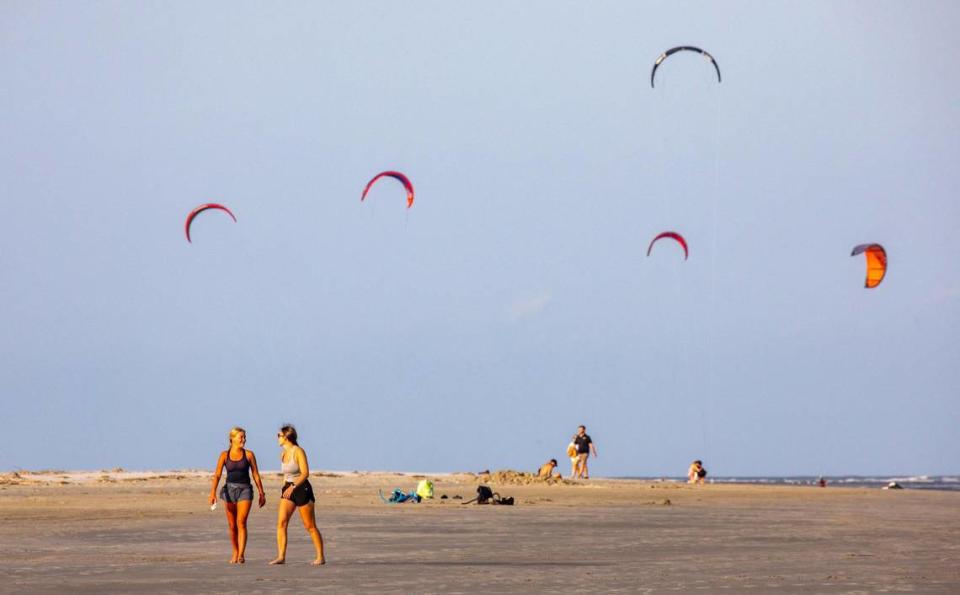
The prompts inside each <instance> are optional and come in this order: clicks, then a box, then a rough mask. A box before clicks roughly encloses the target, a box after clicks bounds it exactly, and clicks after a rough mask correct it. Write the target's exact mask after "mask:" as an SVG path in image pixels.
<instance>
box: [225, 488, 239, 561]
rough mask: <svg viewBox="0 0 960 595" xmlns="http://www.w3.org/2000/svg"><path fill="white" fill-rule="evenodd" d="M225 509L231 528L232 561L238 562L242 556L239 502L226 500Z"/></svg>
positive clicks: (228, 524)
mask: <svg viewBox="0 0 960 595" xmlns="http://www.w3.org/2000/svg"><path fill="white" fill-rule="evenodd" d="M223 510H224V511H225V512H226V513H227V526H228V527H229V528H230V545H232V546H233V556H231V557H230V563H231V564H236V563H237V558H238V557H239V556H240V546H239V544H238V543H237V504H236V503H235V502H224V503H223Z"/></svg>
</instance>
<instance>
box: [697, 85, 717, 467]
mask: <svg viewBox="0 0 960 595" xmlns="http://www.w3.org/2000/svg"><path fill="white" fill-rule="evenodd" d="M712 89H713V93H714V97H715V100H714V102H713V104H714V118H713V121H714V130H713V234H712V238H711V244H712V245H711V249H710V304H709V306H708V311H709V317H710V320H709V321H708V324H707V385H708V387H709V390H710V392H711V395H715V392H716V375H715V368H714V364H715V362H714V358H715V351H716V350H715V348H714V347H715V343H716V333H717V326H718V321H717V249H718V246H719V243H720V242H719V230H720V225H719V219H720V216H719V210H720V131H721V125H720V114H721V113H722V112H721V109H720V100H721V95H720V89H719V85H713V86H712ZM711 403H712V400H710V401H708V402H707V406H709V405H710V404H711ZM702 416H703V410H702V409H701V417H702ZM701 427H702V428H703V437H702V440H703V443H704V449H705V450H708V446H709V444H708V440H707V425H706V423H705V422H703V423H702V424H701Z"/></svg>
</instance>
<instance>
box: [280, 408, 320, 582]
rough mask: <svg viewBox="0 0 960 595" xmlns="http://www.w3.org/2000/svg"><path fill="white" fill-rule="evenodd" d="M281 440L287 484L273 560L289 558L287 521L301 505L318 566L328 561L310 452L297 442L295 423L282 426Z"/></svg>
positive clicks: (301, 515)
mask: <svg viewBox="0 0 960 595" xmlns="http://www.w3.org/2000/svg"><path fill="white" fill-rule="evenodd" d="M277 444H279V445H280V447H281V448H282V449H283V452H281V453H280V468H281V470H282V471H283V487H282V488H281V496H280V505H279V507H278V509H277V557H276V559H275V560H271V561H270V563H271V564H283V563H284V562H286V558H287V524H288V523H289V522H290V517H291V516H292V515H293V511H294V510H295V509H297V508H299V509H300V519H301V520H302V521H303V526H304V528H305V529H306V530H307V533H308V534H309V535H310V538H311V539H312V540H313V547H315V548H316V549H317V557H316V559H315V560H314V561H313V565H314V566H320V565H321V564H326V563H327V561H326V560H325V559H324V557H323V536H322V535H320V531H319V529H317V521H316V519H315V518H314V514H313V507H314V503H315V502H316V500H315V499H314V497H313V487H312V486H311V485H310V482H309V481H308V478H309V477H310V466H309V465H308V464H307V453H305V452H304V451H303V449H302V448H300V447H299V446H298V445H297V430H296V428H294V427H293V426H291V425H286V426H283V427H282V428H280V431H279V432H278V433H277Z"/></svg>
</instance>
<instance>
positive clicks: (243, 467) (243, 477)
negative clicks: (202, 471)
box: [223, 449, 250, 483]
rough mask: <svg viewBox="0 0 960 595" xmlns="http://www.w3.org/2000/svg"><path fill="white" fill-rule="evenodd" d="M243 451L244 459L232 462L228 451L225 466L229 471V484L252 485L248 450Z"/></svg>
mask: <svg viewBox="0 0 960 595" xmlns="http://www.w3.org/2000/svg"><path fill="white" fill-rule="evenodd" d="M241 450H242V451H243V457H242V458H241V459H240V460H239V461H234V460H231V459H230V451H229V450H228V451H227V460H226V462H224V464H223V467H224V468H225V469H226V470H227V483H250V461H248V460H247V451H246V449H241Z"/></svg>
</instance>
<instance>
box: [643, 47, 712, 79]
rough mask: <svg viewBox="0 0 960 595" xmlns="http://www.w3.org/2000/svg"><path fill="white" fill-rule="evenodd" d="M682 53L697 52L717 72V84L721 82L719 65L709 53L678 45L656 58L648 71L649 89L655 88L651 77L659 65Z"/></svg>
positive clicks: (696, 48)
mask: <svg viewBox="0 0 960 595" xmlns="http://www.w3.org/2000/svg"><path fill="white" fill-rule="evenodd" d="M683 51H687V52H697V53H698V54H700V55H701V56H703V58H704V59H705V60H707V61H709V62H710V63H711V64H713V68H714V70H716V71H717V82H718V83H719V82H721V81H722V80H723V79H722V78H720V65H719V64H717V61H716V60H714V58H713V56H711V55H710V53H709V52H707V51H705V50H702V49H700V48H698V47H694V46H692V45H678V46H677V47H675V48H670V49H669V50H667V51H665V52H663V53H662V54H660V56H658V57H657V60H656V61H655V62H654V63H653V69H652V70H651V71H650V86H651V87H654V86H655V85H654V84H653V77H654V75H655V74H657V69H658V68H660V64H662V63H663V61H664V60H666V59H667V58H669V57H670V56H672V55H674V54H676V53H677V52H683Z"/></svg>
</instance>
